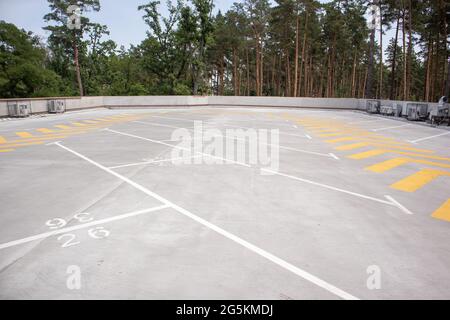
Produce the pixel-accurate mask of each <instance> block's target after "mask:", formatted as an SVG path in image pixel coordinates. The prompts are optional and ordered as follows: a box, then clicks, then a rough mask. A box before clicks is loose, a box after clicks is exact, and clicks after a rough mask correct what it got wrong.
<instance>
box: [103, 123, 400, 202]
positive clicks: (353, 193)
mask: <svg viewBox="0 0 450 320" xmlns="http://www.w3.org/2000/svg"><path fill="white" fill-rule="evenodd" d="M105 130H106V131H110V132H114V133H118V134H122V135H125V136H129V137H132V138H137V139H141V140H147V141H150V142H155V143H161V142H159V141H155V140H152V139H148V138H144V137H140V136H136V135H133V134H128V133H122V132H119V131H115V130H111V129H105ZM162 144H164V145H167V146H171V147H174V148H175V147H176V148H180V149H183V150H189V149H185V148H181V147H178V146H172V145H170V144H168V143H162ZM197 153H200V152H197ZM201 154H203V155H206V156H211V155H208V154H206V153H205V154H204V153H201ZM328 156H329V157H332V158H336V159H338V160H339V158H338V157H337V156H336V155H334V154H332V153H330V154H328ZM211 157H213V156H211ZM222 160H226V159H222ZM228 161H230V160H228ZM232 162H233V163H235V164H238V165H243V166H245V167H249V168H251V166H250V165H248V164H245V163H241V162H237V161H232ZM261 171H265V172H267V173H270V174H273V175H279V176H283V177H286V178H290V179H294V180H298V181H302V182H306V183H309V184H313V185H316V186H320V187H323V188H326V189H330V190H334V191H339V192H342V193H346V194H350V195H353V196H356V197H360V198H365V199H368V200H372V201H376V202H379V203H383V204H387V205H391V206H395V207H397V208H398V203H394V202H393V201H386V200H383V199H377V198H374V197H371V196H366V195H363V194H359V193H356V192H352V191H348V190H344V189H340V188H336V187H333V186H329V185H326V184H322V183H319V182H315V181H311V180H307V179H303V178H299V177H295V176H291V175H287V174H283V173H279V172H277V171H273V170H269V169H266V168H261ZM388 200H390V199H388Z"/></svg>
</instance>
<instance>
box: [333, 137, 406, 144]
mask: <svg viewBox="0 0 450 320" xmlns="http://www.w3.org/2000/svg"><path fill="white" fill-rule="evenodd" d="M380 138H381V139H383V140H388V139H389V143H392V144H399V145H405V146H408V145H409V144H408V143H405V142H399V141H395V140H394V139H392V140H391V138H384V137H376V136H371V137H343V138H338V139H333V140H326V141H325V142H327V143H339V142H347V141H360V140H364V141H365V140H368V139H374V140H376V139H380ZM373 142H377V141H373ZM378 142H380V141H378Z"/></svg>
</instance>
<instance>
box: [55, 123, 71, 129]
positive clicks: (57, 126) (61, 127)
mask: <svg viewBox="0 0 450 320" xmlns="http://www.w3.org/2000/svg"><path fill="white" fill-rule="evenodd" d="M55 127H56V128H59V129H63V130H70V129H73V128H72V127H69V126H65V125H62V124H59V125H56V126H55Z"/></svg>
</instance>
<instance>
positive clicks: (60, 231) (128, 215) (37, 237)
mask: <svg viewBox="0 0 450 320" xmlns="http://www.w3.org/2000/svg"><path fill="white" fill-rule="evenodd" d="M166 208H170V206H169V205H167V204H164V205H161V206H157V207H153V208H149V209H144V210H139V211H134V212H129V213H125V214H120V215H117V216H114V217H111V218H106V219H101V220H95V221H92V222H88V223H83V224H79V225H76V226H73V227H67V228H63V229H58V230H55V231H49V232H44V233H40V234H37V235H34V236H31V237H26V238H22V239H19V240H14V241H10V242H6V243H2V244H0V250H2V249H6V248H10V247H13V246H17V245H20V244H24V243H27V242H32V241H36V240H41V239H45V238H48V237H52V236H55V235H58V234H63V233H67V232H72V231H75V230H80V229H85V228H88V227H92V226H97V225H100V224H105V223H108V222H112V221H118V220H123V219H127V218H131V217H135V216H138V215H142V214H145V213H150V212H155V211H158V210H162V209H166Z"/></svg>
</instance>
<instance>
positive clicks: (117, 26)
mask: <svg viewBox="0 0 450 320" xmlns="http://www.w3.org/2000/svg"><path fill="white" fill-rule="evenodd" d="M236 1H239V0H215V7H216V10H219V9H220V10H222V11H226V10H228V9H229V8H230V7H231V6H232V4H233V2H236ZM147 2H148V1H147V0H100V4H101V11H100V12H96V13H93V14H90V17H91V18H92V20H93V21H95V22H98V23H101V24H105V25H107V26H108V28H109V31H110V32H111V35H110V37H111V39H113V40H114V41H116V42H117V43H118V44H119V46H120V45H125V46H126V47H128V46H129V44H130V43H131V44H135V45H136V44H139V43H140V42H141V41H142V40H143V39H144V38H145V35H146V34H145V33H146V30H147V29H148V28H147V27H146V25H145V24H144V21H143V20H142V12H138V10H137V7H138V6H139V5H141V4H144V3H147ZM161 2H162V3H165V2H166V1H165V0H163V1H161ZM48 11H49V9H48V3H47V0H0V20H5V21H7V22H10V23H14V24H15V25H17V26H18V27H20V28H23V29H25V30H27V31H32V32H33V33H35V34H38V35H40V36H42V37H43V38H46V37H47V33H46V31H44V30H42V27H43V26H45V22H44V20H43V19H42V18H43V16H44V15H45V14H46V13H48Z"/></svg>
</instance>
